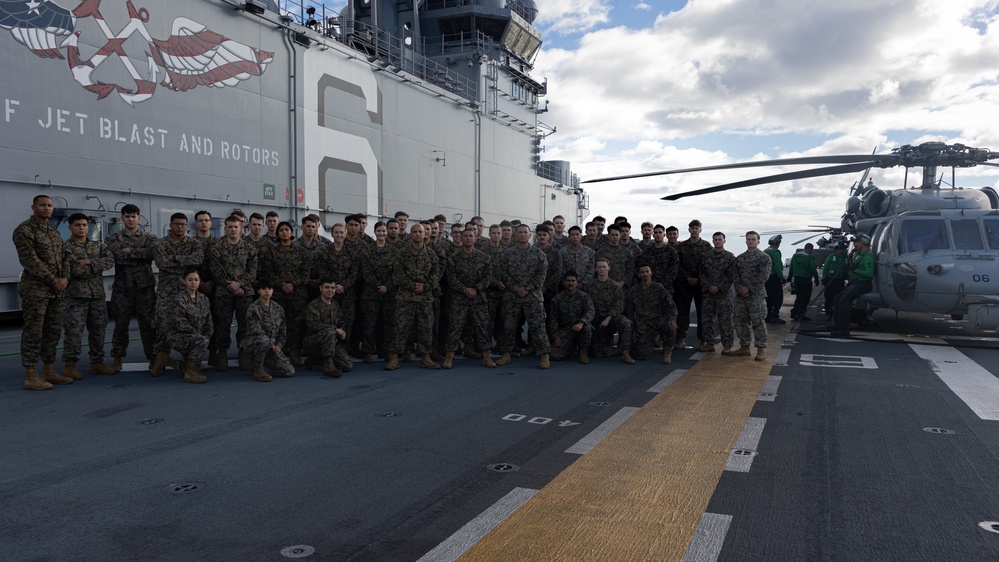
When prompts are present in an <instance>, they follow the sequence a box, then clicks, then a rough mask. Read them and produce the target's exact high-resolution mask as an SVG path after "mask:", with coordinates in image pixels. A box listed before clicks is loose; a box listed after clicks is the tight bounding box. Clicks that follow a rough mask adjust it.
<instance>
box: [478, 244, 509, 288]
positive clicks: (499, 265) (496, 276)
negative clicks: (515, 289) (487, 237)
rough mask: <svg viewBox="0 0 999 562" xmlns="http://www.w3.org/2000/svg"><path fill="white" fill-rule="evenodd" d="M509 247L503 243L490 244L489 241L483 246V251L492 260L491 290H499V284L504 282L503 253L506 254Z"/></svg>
mask: <svg viewBox="0 0 999 562" xmlns="http://www.w3.org/2000/svg"><path fill="white" fill-rule="evenodd" d="M508 249H509V248H507V247H506V246H504V245H502V244H499V245H498V246H495V247H494V246H491V245H489V243H486V245H485V247H483V248H481V250H482V252H483V253H485V254H486V255H487V256H489V259H490V260H492V268H493V274H492V282H491V283H490V285H489V290H490V291H495V292H497V293H498V292H499V289H498V288H497V284H498V283H502V282H503V254H505V253H506V251H507V250H508Z"/></svg>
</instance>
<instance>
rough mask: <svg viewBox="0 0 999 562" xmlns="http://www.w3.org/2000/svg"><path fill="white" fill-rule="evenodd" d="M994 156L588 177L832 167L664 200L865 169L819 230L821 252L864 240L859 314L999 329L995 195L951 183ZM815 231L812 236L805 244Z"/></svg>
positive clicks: (965, 152) (927, 147)
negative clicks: (867, 255) (913, 172)
mask: <svg viewBox="0 0 999 562" xmlns="http://www.w3.org/2000/svg"><path fill="white" fill-rule="evenodd" d="M996 159H999V152H994V151H992V150H989V149H983V148H973V147H969V146H965V145H963V144H945V143H942V142H925V143H922V144H919V145H904V146H901V147H898V148H895V149H892V150H891V152H888V153H883V154H846V155H831V156H807V157H801V158H784V159H776V160H763V161H753V162H742V163H734V164H722V165H717V166H704V167H699V168H685V169H679V170H666V171H658V172H647V173H641V174H632V175H626V176H615V177H608V178H599V179H593V180H586V181H584V182H582V183H599V182H608V181H618V180H626V179H633V178H642V177H652V176H661V175H669V174H682V173H692V172H705V171H713V170H726V169H735V168H754V167H763V166H787V165H803V164H836V165H834V166H825V167H821V168H813V169H809V170H801V171H797V172H787V173H781V174H775V175H770V176H764V177H759V178H753V179H748V180H742V181H737V182H733V183H727V184H724V185H717V186H712V187H707V188H703V189H698V190H694V191H687V192H682V193H673V194H670V195H667V196H665V197H663V198H662V199H663V200H666V201H676V200H679V199H681V198H685V197H691V196H696V195H706V194H711V193H719V192H723V191H727V190H731V189H739V188H743V187H751V186H755V185H763V184H769V183H775V182H782V181H791V180H797V179H804V178H812V177H821V176H831V175H837V174H848V173H857V172H863V173H864V176H863V177H862V179H861V181H859V182H857V183H855V184H854V185H853V187H852V188H851V189H850V194H849V196H848V198H847V200H846V210H845V212H844V213H843V215H842V218H841V221H840V225H839V226H838V227H817V229H816V230H809V231H806V232H820V233H822V232H825V233H828V236H827V237H826V238H824V239H823V240H820V241H819V244H818V245H819V246H820V247H822V248H827V247H828V248H831V247H832V246H833V245H835V243H836V242H839V241H846V240H847V237H848V236H850V235H856V234H861V233H863V234H867V235H868V236H870V237H871V251H872V253H873V254H874V256H875V258H876V264H877V265H876V271H875V277H874V284H873V286H874V290H873V291H872V292H870V293H868V294H866V295H863V296H862V297H860V299H858V300H857V303H856V304H855V307H857V308H864V309H866V311H867V317H868V318H869V317H870V314H872V313H873V312H874V310H876V309H879V308H888V309H892V310H895V311H899V312H935V313H942V314H949V315H950V316H951V318H953V319H955V320H962V319H964V317H965V316H966V315H967V316H968V319H969V321H970V322H971V323H972V325H974V326H975V327H976V328H979V329H982V330H995V329H997V328H999V193H997V192H996V190H995V189H994V188H992V187H983V188H981V189H973V188H972V189H969V188H960V187H955V186H956V182H955V177H954V176H955V170H956V168H969V167H973V166H996V167H999V164H996V163H993V162H989V161H990V160H996ZM894 166H904V167H905V180H904V181H903V186H902V188H900V189H882V188H880V187H878V186H876V185H874V182H873V181H870V180H868V182H867V183H866V184H865V183H864V180H865V179H866V177H867V173H868V172H869V171H870V170H871V169H872V168H890V167H894ZM946 167H949V168H951V180H952V181H951V183H950V185H951V188H950V189H941V187H940V184H941V183H942V176H941V179H940V180H938V179H937V171H938V169H939V168H946ZM911 168H922V181H921V183H920V184H919V185H915V186H909V185H908V179H909V170H910V169H911ZM814 236H817V235H816V234H813V235H811V236H809V237H808V238H805V239H803V240H801V241H802V242H803V241H804V240H808V239H809V238H812V237H814Z"/></svg>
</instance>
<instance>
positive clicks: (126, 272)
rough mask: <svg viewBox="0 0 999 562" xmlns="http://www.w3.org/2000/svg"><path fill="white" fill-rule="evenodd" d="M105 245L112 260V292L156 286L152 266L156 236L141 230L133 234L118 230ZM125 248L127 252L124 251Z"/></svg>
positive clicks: (109, 237)
mask: <svg viewBox="0 0 999 562" xmlns="http://www.w3.org/2000/svg"><path fill="white" fill-rule="evenodd" d="M105 245H106V246H107V247H108V251H109V252H111V257H113V258H114V283H112V284H111V289H112V290H115V291H123V290H126V289H134V288H146V287H155V286H156V278H155V277H153V266H152V263H153V249H154V248H155V247H156V235H154V234H151V233H149V232H145V231H142V230H138V231H136V233H135V234H128V233H127V232H125V231H124V230H120V231H118V232H115V233H114V234H112V235H110V236H108V238H107V241H106V242H105ZM126 248H129V250H128V251H125V249H126Z"/></svg>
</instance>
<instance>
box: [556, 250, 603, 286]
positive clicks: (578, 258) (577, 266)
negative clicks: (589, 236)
mask: <svg viewBox="0 0 999 562" xmlns="http://www.w3.org/2000/svg"><path fill="white" fill-rule="evenodd" d="M559 253H560V254H562V269H563V271H564V273H563V275H564V274H565V272H569V271H575V272H576V275H577V279H579V282H580V283H582V284H583V287H587V288H588V287H589V286H590V285H592V284H593V279H594V275H595V273H594V272H595V271H596V260H597V253H596V252H594V251H593V248H590V247H588V246H582V245H581V246H579V250H578V251H576V250H574V249H573V248H572V244H568V243H566V244H565V245H564V246H562V247H561V248H559Z"/></svg>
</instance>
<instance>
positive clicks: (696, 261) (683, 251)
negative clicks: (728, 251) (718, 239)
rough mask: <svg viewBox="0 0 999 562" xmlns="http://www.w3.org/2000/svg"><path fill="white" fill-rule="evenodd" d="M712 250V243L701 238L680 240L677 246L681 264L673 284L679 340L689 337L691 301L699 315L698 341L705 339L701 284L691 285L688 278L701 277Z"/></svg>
mask: <svg viewBox="0 0 999 562" xmlns="http://www.w3.org/2000/svg"><path fill="white" fill-rule="evenodd" d="M711 250H712V247H711V243H710V242H708V241H707V240H703V239H699V240H698V241H697V242H694V241H693V240H690V239H687V240H684V241H683V242H680V244H679V245H678V246H677V251H676V253H677V256H679V258H680V266H679V268H678V270H677V274H676V282H675V283H674V284H673V286H674V287H675V288H676V292H675V294H674V295H673V296H674V298H675V301H676V308H677V311H678V316H677V319H676V325H677V327H676V340H677V341H683V340H685V339H686V338H687V330H688V329H689V328H690V303H691V302H693V303H694V310H695V311H696V315H697V341H699V342H702V341H704V334H703V333H702V332H703V330H702V329H701V324H702V321H701V287H700V286H699V285H698V286H691V285H690V283H689V282H688V281H687V278H688V277H696V278H700V276H701V268H702V264H703V263H704V258H705V256H707V254H708V252H710V251H711Z"/></svg>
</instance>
